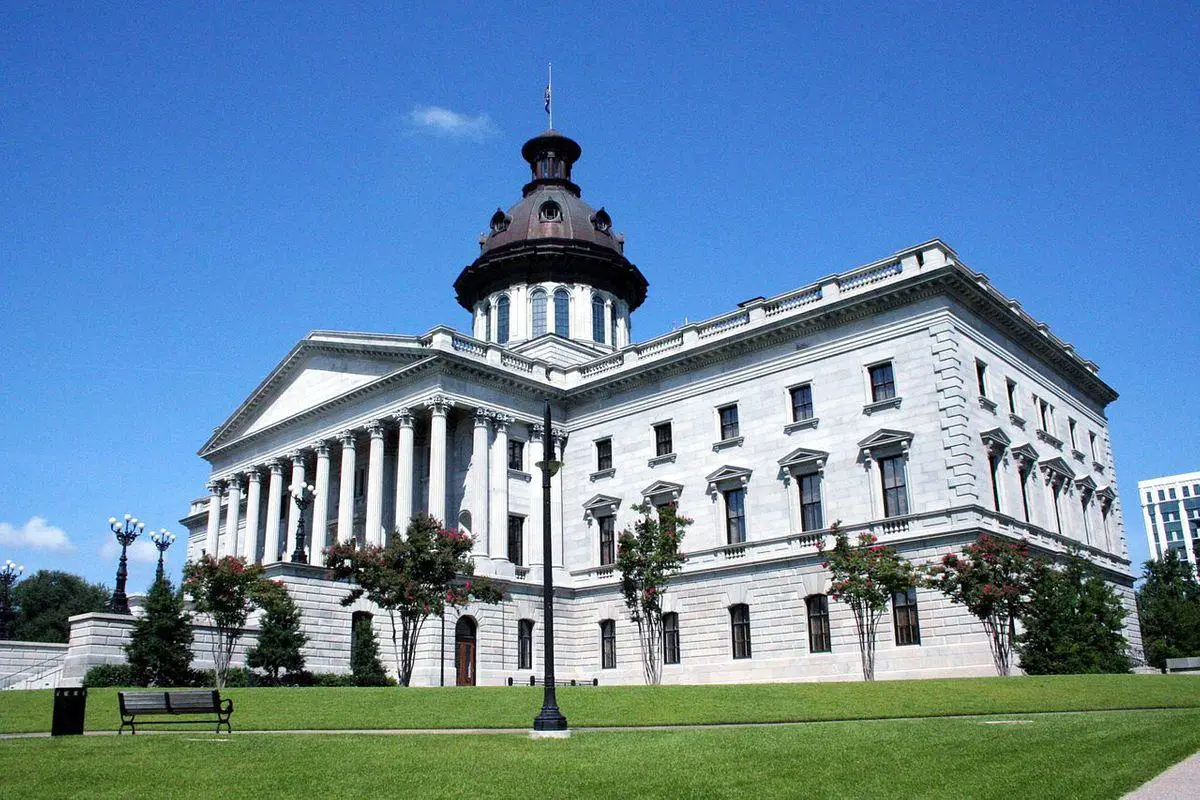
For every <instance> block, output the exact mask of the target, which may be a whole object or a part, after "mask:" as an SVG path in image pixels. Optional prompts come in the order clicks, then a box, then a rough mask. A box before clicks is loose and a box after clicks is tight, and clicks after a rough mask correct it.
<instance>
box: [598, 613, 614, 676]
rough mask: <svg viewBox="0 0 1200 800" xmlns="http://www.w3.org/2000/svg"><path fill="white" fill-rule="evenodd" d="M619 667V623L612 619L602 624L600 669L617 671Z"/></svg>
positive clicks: (603, 621)
mask: <svg viewBox="0 0 1200 800" xmlns="http://www.w3.org/2000/svg"><path fill="white" fill-rule="evenodd" d="M616 666H617V623H616V622H613V621H612V620H611V619H606V620H602V621H601V622H600V667H601V669H615V668H616Z"/></svg>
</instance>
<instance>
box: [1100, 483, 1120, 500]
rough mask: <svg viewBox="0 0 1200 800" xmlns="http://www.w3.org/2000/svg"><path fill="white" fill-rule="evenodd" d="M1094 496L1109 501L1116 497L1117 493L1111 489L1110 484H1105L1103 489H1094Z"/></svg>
mask: <svg viewBox="0 0 1200 800" xmlns="http://www.w3.org/2000/svg"><path fill="white" fill-rule="evenodd" d="M1096 497H1099V498H1101V499H1103V500H1107V501H1109V502H1110V503H1111V502H1112V501H1113V500H1116V499H1117V493H1116V492H1114V491H1113V488H1112V487H1111V486H1105V487H1104V488H1103V489H1097V490H1096Z"/></svg>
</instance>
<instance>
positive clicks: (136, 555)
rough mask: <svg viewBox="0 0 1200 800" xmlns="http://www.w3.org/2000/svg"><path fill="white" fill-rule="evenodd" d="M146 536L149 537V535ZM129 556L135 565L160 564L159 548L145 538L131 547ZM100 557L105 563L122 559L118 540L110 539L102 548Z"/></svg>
mask: <svg viewBox="0 0 1200 800" xmlns="http://www.w3.org/2000/svg"><path fill="white" fill-rule="evenodd" d="M146 535H147V536H149V534H146ZM127 555H128V556H129V560H130V561H132V562H133V563H135V564H157V563H158V548H156V547H155V546H154V543H153V542H152V541H150V540H149V539H147V538H144V537H143V538H140V539H138V540H137V541H136V542H134V543H133V544H131V545H129V552H128V553H127ZM100 557H101V558H103V559H104V560H105V561H116V560H117V559H118V558H120V557H121V545H119V544H117V540H116V539H108V540H107V541H105V542H104V544H103V546H101V548H100Z"/></svg>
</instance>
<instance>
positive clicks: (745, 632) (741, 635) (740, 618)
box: [729, 603, 750, 658]
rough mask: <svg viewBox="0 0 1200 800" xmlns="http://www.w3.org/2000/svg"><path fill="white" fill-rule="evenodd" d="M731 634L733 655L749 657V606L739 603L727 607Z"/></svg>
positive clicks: (735, 656)
mask: <svg viewBox="0 0 1200 800" xmlns="http://www.w3.org/2000/svg"><path fill="white" fill-rule="evenodd" d="M729 620H730V624H731V627H732V629H733V630H732V634H733V657H734V658H749V657H750V606H748V605H746V604H745V603H739V604H738V605H736V606H733V607H732V608H730V609H729Z"/></svg>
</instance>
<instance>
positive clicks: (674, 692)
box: [0, 675, 1200, 733]
mask: <svg viewBox="0 0 1200 800" xmlns="http://www.w3.org/2000/svg"><path fill="white" fill-rule="evenodd" d="M224 694H225V695H227V696H229V697H232V698H233V701H234V714H233V725H234V729H235V730H243V731H246V730H295V729H316V730H345V729H353V728H360V729H361V728H369V729H400V728H521V727H528V726H529V725H530V724H531V722H532V720H533V717H534V715H535V714H536V713H537V710H538V708H540V706H541V696H542V690H541V689H534V688H531V687H528V686H521V687H474V688H446V689H418V688H409V689H401V688H395V687H392V688H379V689H367V688H311V689H230V690H228V691H227V692H225V693H224ZM558 696H559V704H560V705H561V706H562V709H563V713H565V714H566V715H567V718H568V720H569V721H570V723H571V725H572V726H628V725H686V724H698V723H722V722H804V721H818V720H847V719H880V718H895V717H936V716H947V715H956V714H1012V713H1022V712H1025V713H1032V712H1038V711H1096V710H1110V709H1140V708H1200V676H1179V675H1075V676H1047V677H1019V678H1018V677H1014V678H965V679H954V680H920V681H877V682H874V683H864V682H859V681H855V682H847V683H792V684H753V685H740V686H731V685H719V686H659V687H646V686H601V687H597V688H590V687H589V688H566V689H560V690H559V693H558ZM52 704H53V700H52V696H51V692H49V691H38V692H0V733H17V732H34V731H46V730H49V729H50V712H51V707H52ZM118 725H120V718H119V715H118V713H117V697H116V690H115V689H93V690H91V691H90V692H89V694H88V708H87V722H86V726H87V729H88V730H116V729H117V727H118Z"/></svg>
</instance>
